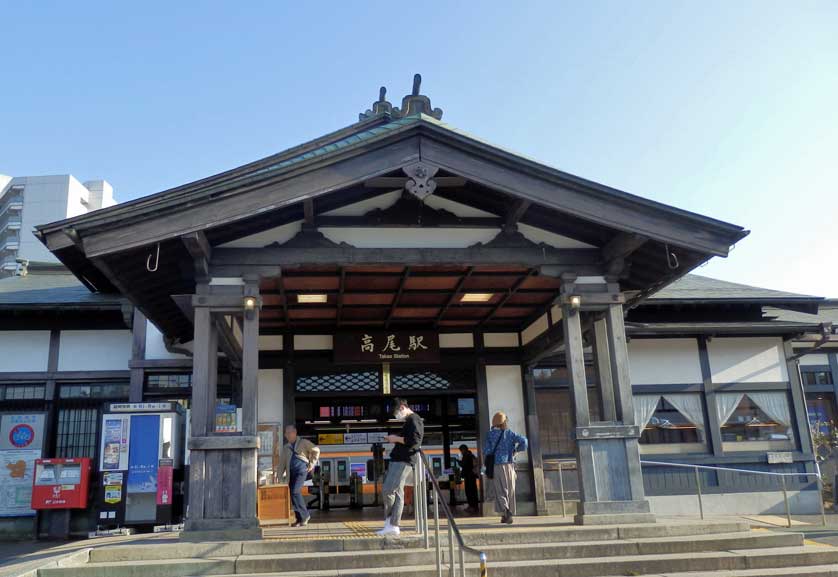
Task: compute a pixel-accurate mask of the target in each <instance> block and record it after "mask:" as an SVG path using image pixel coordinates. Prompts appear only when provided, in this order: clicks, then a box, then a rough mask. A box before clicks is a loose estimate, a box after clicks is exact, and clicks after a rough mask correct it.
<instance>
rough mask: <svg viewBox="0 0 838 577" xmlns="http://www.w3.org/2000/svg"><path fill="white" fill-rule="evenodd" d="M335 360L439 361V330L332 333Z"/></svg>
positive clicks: (377, 361)
mask: <svg viewBox="0 0 838 577" xmlns="http://www.w3.org/2000/svg"><path fill="white" fill-rule="evenodd" d="M334 355H335V363H343V364H380V363H391V364H398V363H411V364H412V363H438V362H439V333H435V332H433V331H359V332H341V333H337V334H336V335H335V336H334Z"/></svg>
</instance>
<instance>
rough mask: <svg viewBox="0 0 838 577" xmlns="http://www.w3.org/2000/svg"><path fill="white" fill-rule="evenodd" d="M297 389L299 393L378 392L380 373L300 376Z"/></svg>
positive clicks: (362, 372) (365, 372)
mask: <svg viewBox="0 0 838 577" xmlns="http://www.w3.org/2000/svg"><path fill="white" fill-rule="evenodd" d="M296 388H297V392H298V393H359V392H377V391H378V389H379V380H378V371H360V372H354V373H335V374H330V375H308V376H300V377H297V387H296Z"/></svg>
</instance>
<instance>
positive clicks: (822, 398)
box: [806, 393, 835, 434]
mask: <svg viewBox="0 0 838 577" xmlns="http://www.w3.org/2000/svg"><path fill="white" fill-rule="evenodd" d="M806 409H807V410H808V413H809V423H811V425H812V428H813V429H815V430H820V431H821V432H822V433H825V434H826V433H828V432H829V428H830V425H831V424H833V423H835V395H834V394H832V393H806Z"/></svg>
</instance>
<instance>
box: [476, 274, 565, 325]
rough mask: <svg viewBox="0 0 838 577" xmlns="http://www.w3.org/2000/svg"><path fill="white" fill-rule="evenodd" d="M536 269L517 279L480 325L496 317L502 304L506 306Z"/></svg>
mask: <svg viewBox="0 0 838 577" xmlns="http://www.w3.org/2000/svg"><path fill="white" fill-rule="evenodd" d="M535 271H536V269H534V268H531V269H530V270H528V271H527V273H526V274H525V275H523V276H521V278H520V279H518V280H517V281H515V284H514V285H512V287H510V288H509V290H508V291H507V292H506V294H505V295H503V298H501V299H500V300H499V301H498V303H497V304H496V305H495V308H493V309H492V312H490V313H489V314H488V315H486V316H485V317H484V318H483V320H481V321H480V323H479V326H483V325H484V324H486V323H487V322H489V321H490V320H492V317H494V316H495V315H496V314H497V312H498V311H499V310H500V309H501V307H502V306H504V305H505V304H506V303H507V302H509V299H511V298H512V297H513V296H514V295H515V293H516V292H518V289H520V288H521V286H523V284H524V283H525V282H527V279H528V278H530V277H531V276H532V275H534V274H535ZM530 308H532V307H530ZM548 310H549V309H548Z"/></svg>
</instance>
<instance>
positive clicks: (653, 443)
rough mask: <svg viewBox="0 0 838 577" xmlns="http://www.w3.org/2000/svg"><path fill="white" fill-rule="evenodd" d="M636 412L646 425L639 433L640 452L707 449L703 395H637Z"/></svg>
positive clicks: (637, 416)
mask: <svg viewBox="0 0 838 577" xmlns="http://www.w3.org/2000/svg"><path fill="white" fill-rule="evenodd" d="M634 414H635V420H636V422H637V423H638V424H639V425H641V426H642V427H643V431H642V433H641V436H640V445H641V446H640V451H641V453H645V454H649V453H658V454H662V453H703V452H705V451H706V448H707V445H706V442H707V441H706V436H705V429H704V406H703V403H702V401H701V395H699V394H694V393H672V394H666V395H635V396H634Z"/></svg>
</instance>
